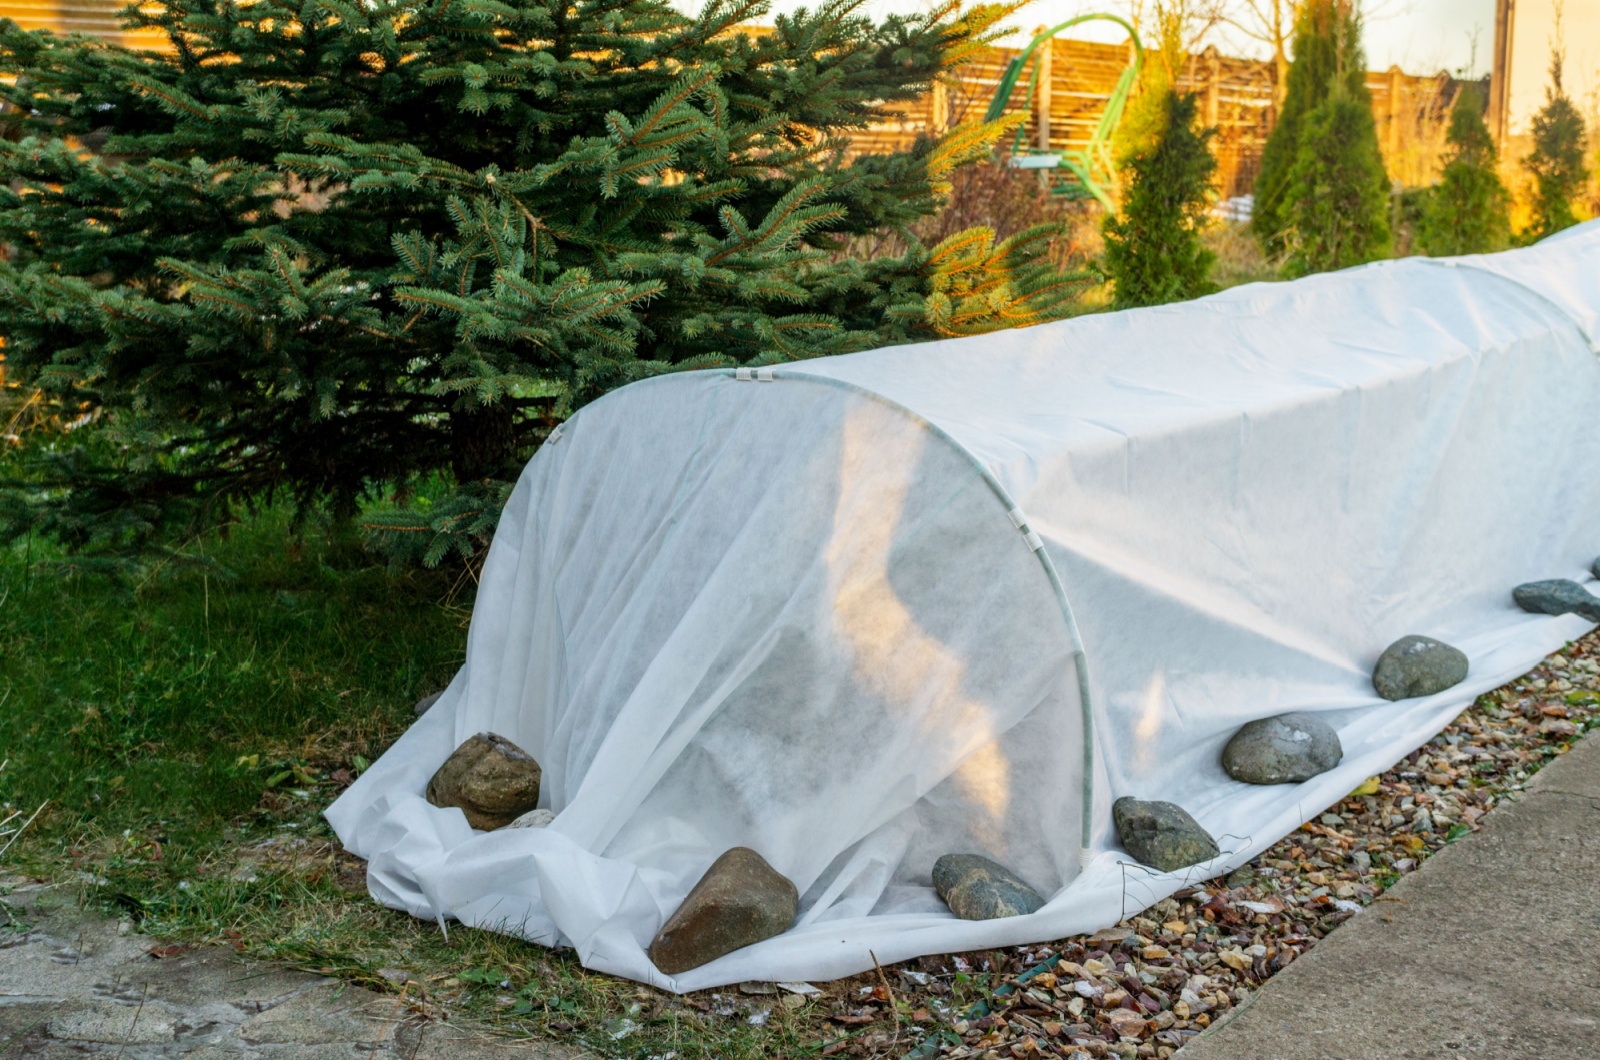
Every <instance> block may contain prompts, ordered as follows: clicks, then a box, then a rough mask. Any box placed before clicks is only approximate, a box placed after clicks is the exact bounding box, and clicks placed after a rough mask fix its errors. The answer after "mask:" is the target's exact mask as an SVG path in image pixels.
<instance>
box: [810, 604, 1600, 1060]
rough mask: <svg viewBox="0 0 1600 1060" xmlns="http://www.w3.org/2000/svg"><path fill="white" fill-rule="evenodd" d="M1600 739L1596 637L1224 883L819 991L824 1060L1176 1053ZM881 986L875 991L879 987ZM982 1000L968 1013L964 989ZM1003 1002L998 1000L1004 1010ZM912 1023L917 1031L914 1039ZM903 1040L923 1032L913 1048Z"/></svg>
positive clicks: (1472, 713)
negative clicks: (1015, 943)
mask: <svg viewBox="0 0 1600 1060" xmlns="http://www.w3.org/2000/svg"><path fill="white" fill-rule="evenodd" d="M1596 725H1600V633H1597V634H1590V635H1589V636H1587V637H1585V638H1583V639H1582V640H1580V641H1577V642H1575V643H1573V644H1570V645H1568V646H1567V648H1566V649H1564V650H1563V651H1562V652H1560V653H1558V654H1555V655H1551V656H1549V657H1548V658H1546V659H1545V660H1544V661H1543V662H1542V663H1541V664H1540V665H1539V666H1538V667H1537V668H1536V669H1534V670H1533V671H1532V672H1530V673H1528V674H1527V675H1525V676H1524V677H1522V678H1519V679H1518V680H1516V681H1514V682H1512V683H1511V684H1508V685H1505V686H1503V687H1501V688H1499V689H1496V690H1495V691H1493V692H1490V693H1487V694H1485V695H1483V696H1480V697H1479V698H1478V700H1477V701H1476V702H1475V703H1474V704H1473V705H1472V706H1471V707H1470V708H1468V709H1467V710H1466V711H1465V712H1463V713H1462V714H1461V715H1460V716H1459V717H1457V718H1456V720H1455V721H1454V722H1452V723H1451V724H1450V726H1449V727H1448V728H1446V729H1445V730H1444V731H1443V732H1442V733H1440V734H1439V735H1438V736H1436V737H1435V738H1434V739H1432V740H1430V741H1429V742H1428V743H1427V744H1426V745H1424V746H1423V747H1421V748H1419V749H1418V750H1416V751H1414V752H1412V753H1411V754H1409V755H1407V756H1406V757H1405V758H1404V759H1402V760H1401V761H1400V762H1398V763H1396V764H1395V765H1394V767H1393V768H1392V769H1390V770H1389V771H1388V772H1386V773H1384V774H1382V775H1381V776H1377V777H1372V778H1369V779H1368V780H1367V781H1366V782H1365V783H1363V784H1362V785H1361V786H1360V787H1358V788H1357V789H1356V790H1355V791H1354V792H1352V793H1351V794H1350V795H1349V796H1348V797H1346V798H1345V799H1343V800H1341V801H1340V802H1339V803H1337V804H1335V805H1334V806H1331V807H1329V808H1328V810H1327V812H1325V813H1323V814H1321V815H1319V816H1318V817H1317V818H1316V819H1314V820H1312V821H1310V822H1308V823H1307V824H1305V825H1303V826H1302V827H1301V828H1299V829H1298V830H1296V831H1295V832H1293V833H1291V834H1290V835H1289V836H1287V837H1286V838H1284V839H1283V840H1282V841H1280V842H1279V843H1277V844H1276V845H1274V846H1273V847H1272V848H1271V849H1269V850H1267V851H1266V852H1265V853H1263V854H1262V855H1261V856H1260V857H1258V858H1256V859H1255V860H1254V861H1252V862H1250V863H1249V864H1248V865H1245V866H1243V867H1241V868H1240V869H1238V870H1236V871H1235V872H1233V873H1232V874H1230V875H1229V876H1228V877H1227V878H1226V879H1220V878H1219V879H1213V880H1209V881H1206V882H1205V883H1204V884H1203V885H1202V886H1200V887H1191V888H1187V889H1185V890H1182V891H1179V892H1178V893H1177V894H1175V895H1174V896H1173V897H1171V898H1168V899H1166V900H1164V901H1162V902H1159V903H1157V904H1156V905H1155V906H1153V907H1151V908H1150V909H1147V910H1145V911H1144V912H1143V913H1142V914H1141V915H1139V916H1136V917H1132V918H1130V919H1128V920H1124V921H1123V922H1121V923H1120V924H1118V925H1117V926H1116V927H1113V928H1109V929H1107V930H1105V931H1101V932H1098V933H1096V934H1094V935H1092V936H1078V937H1074V938H1069V939H1063V940H1060V941H1058V942H1055V943H1052V944H1049V945H1043V946H1028V947H1018V948H1014V949H1009V950H1000V951H992V952H984V953H967V954H952V955H945V956H939V957H924V958H921V959H920V960H917V961H911V962H907V963H905V964H902V965H898V966H894V967H892V968H886V969H884V974H883V975H882V976H879V977H864V978H863V979H862V985H860V986H859V987H855V988H852V986H851V985H850V981H846V982H845V983H839V984H827V986H828V989H827V996H826V997H824V998H819V999H818V1001H819V1002H821V1003H823V1004H831V1006H832V1008H833V1010H835V1014H834V1015H833V1016H832V1020H833V1022H834V1024H835V1026H836V1027H837V1034H836V1035H835V1036H834V1037H833V1039H832V1040H829V1041H826V1042H824V1043H822V1048H821V1050H820V1051H821V1052H822V1054H823V1055H830V1056H903V1055H906V1054H907V1053H908V1051H910V1049H911V1048H912V1047H913V1044H912V1043H921V1044H920V1045H917V1046H915V1049H916V1051H915V1052H914V1053H912V1055H914V1056H919V1057H935V1056H937V1057H948V1058H951V1060H960V1058H969V1057H970V1058H981V1060H1002V1058H1012V1057H1014V1058H1020V1060H1026V1058H1032V1057H1068V1058H1072V1060H1088V1058H1091V1057H1093V1058H1099V1057H1112V1056H1114V1057H1127V1058H1135V1057H1151V1058H1164V1057H1170V1056H1172V1055H1173V1054H1174V1053H1175V1052H1177V1050H1178V1049H1179V1048H1180V1047H1182V1045H1183V1044H1184V1042H1185V1041H1186V1040H1188V1039H1189V1038H1191V1037H1193V1036H1194V1035H1196V1034H1199V1033H1200V1032H1201V1031H1202V1030H1204V1029H1205V1028H1206V1027H1208V1026H1210V1025H1211V1024H1212V1023H1213V1022H1214V1021H1217V1020H1219V1019H1222V1018H1225V1017H1226V1015H1227V1014H1228V1013H1229V1012H1230V1011H1232V1010H1233V1009H1235V1008H1237V1007H1238V1006H1239V1005H1241V1004H1242V1003H1243V1002H1244V1001H1245V1000H1246V999H1247V998H1249V996H1250V995H1251V993H1252V992H1253V991H1256V990H1258V989H1260V987H1261V985H1262V984H1263V983H1265V982H1266V981H1267V980H1268V979H1270V978H1271V977H1272V976H1273V975H1274V974H1276V973H1277V972H1279V971H1281V970H1282V969H1284V968H1286V967H1288V966H1289V965H1290V964H1291V963H1293V962H1294V961H1295V960H1296V959H1297V958H1299V957H1300V956H1301V955H1303V954H1304V953H1305V952H1306V951H1307V950H1309V949H1310V948H1311V947H1313V946H1315V945H1316V944H1317V942H1318V941H1319V940H1320V939H1322V938H1325V937H1326V936H1327V935H1328V933H1329V932H1331V931H1334V930H1336V929H1337V928H1338V927H1339V925H1340V924H1342V923H1344V922H1345V921H1346V920H1348V919H1349V918H1351V917H1353V916H1356V915H1358V914H1360V913H1361V912H1362V911H1363V910H1364V909H1366V908H1367V907H1368V906H1370V905H1372V904H1373V903H1375V902H1378V903H1381V902H1383V901H1384V900H1385V899H1384V892H1385V891H1386V890H1387V889H1388V888H1389V887H1390V886H1391V885H1393V883H1394V882H1395V881H1396V880H1398V879H1399V878H1400V877H1402V876H1405V875H1406V874H1407V873H1410V872H1413V871H1415V870H1416V868H1417V866H1418V865H1420V864H1421V863H1422V862H1423V861H1425V860H1426V859H1427V858H1428V857H1429V856H1430V855H1432V854H1433V853H1435V852H1436V851H1438V850H1439V849H1441V848H1442V847H1443V846H1444V845H1445V844H1447V843H1451V842H1454V841H1456V840H1457V839H1460V838H1461V837H1462V836H1465V835H1470V834H1471V833H1472V832H1475V831H1477V830H1478V829H1479V828H1481V827H1482V823H1483V818H1484V815H1485V814H1487V813H1489V812H1491V811H1492V810H1493V809H1494V807H1495V806H1496V805H1497V804H1498V803H1499V802H1500V801H1501V800H1502V799H1504V798H1505V797H1506V796H1507V795H1508V794H1510V793H1512V792H1514V791H1516V790H1518V789H1519V788H1520V787H1522V786H1523V784H1524V783H1525V782H1526V781H1527V780H1528V778H1529V777H1530V776H1532V775H1533V773H1534V772H1536V771H1537V770H1538V769H1539V768H1540V767H1541V766H1543V765H1544V764H1545V763H1546V762H1549V761H1551V760H1552V759H1553V758H1554V757H1556V756H1557V755H1561V754H1565V753H1566V751H1567V750H1568V749H1569V748H1570V747H1571V745H1572V743H1573V741H1574V740H1576V739H1578V738H1579V737H1580V736H1581V735H1582V734H1583V733H1584V732H1586V731H1587V730H1588V729H1590V728H1592V727H1594V726H1596ZM874 983H876V984H878V985H872V984H874ZM975 990H976V991H977V992H978V993H979V994H981V995H984V996H986V997H987V1000H986V1001H984V1002H983V1003H982V1004H981V1005H979V1006H977V1007H975V1006H974V1005H973V1003H972V998H973V995H974V991H975ZM997 995H1004V996H997ZM908 1024H909V1025H910V1026H908ZM913 1031H915V1032H917V1033H912V1032H913Z"/></svg>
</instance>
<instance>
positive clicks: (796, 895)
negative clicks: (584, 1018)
mask: <svg viewBox="0 0 1600 1060" xmlns="http://www.w3.org/2000/svg"><path fill="white" fill-rule="evenodd" d="M799 908H800V892H799V891H797V890H795V886H794V884H792V883H790V882H789V881H788V880H787V879H785V878H784V877H783V876H782V875H781V874H780V873H779V872H778V871H777V870H776V869H774V868H773V867H772V866H771V865H768V864H767V861H766V859H765V858H763V857H762V856H761V855H760V854H757V853H756V852H755V851H754V850H751V849H750V848H749V847H734V848H733V849H732V850H729V851H728V852H727V853H725V854H723V855H722V856H721V857H720V858H718V859H717V860H716V861H714V862H712V863H711V867H710V868H709V869H707V870H706V874H705V875H704V876H702V877H700V882H699V883H697V884H695V885H694V888H693V889H692V890H691V891H690V892H689V896H688V897H687V898H685V899H684V900H683V904H682V905H680V906H679V907H678V911H677V912H675V913H673V914H672V916H670V917H668V918H667V922H666V923H665V924H664V925H662V928H661V931H660V932H659V933H657V935H656V937H655V940H654V941H652V942H651V943H650V951H649V952H650V960H651V962H652V963H654V964H655V966H656V967H657V968H659V969H661V970H662V971H663V972H665V973H666V974H667V975H678V974H679V973H681V972H687V971H689V970H690V969H691V968H698V967H700V966H701V965H702V964H709V963H710V962H712V961H714V960H716V959H717V958H718V957H721V956H723V955H724V954H728V953H732V952H733V951H734V950H737V949H742V948H743V947H745V946H749V945H753V944H754V943H757V942H760V941H761V940H762V939H770V938H772V937H773V936H774V935H781V934H783V933H784V932H785V931H787V930H789V925H790V924H792V923H794V918H795V914H796V913H797V912H798V911H799Z"/></svg>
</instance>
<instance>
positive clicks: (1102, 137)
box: [984, 14, 1144, 212]
mask: <svg viewBox="0 0 1600 1060" xmlns="http://www.w3.org/2000/svg"><path fill="white" fill-rule="evenodd" d="M1085 22H1114V23H1116V24H1117V25H1119V26H1121V27H1122V28H1123V29H1125V30H1127V31H1128V39H1129V41H1130V42H1131V43H1132V44H1133V60H1132V61H1131V62H1129V63H1128V65H1127V66H1126V67H1125V68H1124V69H1123V71H1122V76H1121V77H1119V78H1118V79H1117V85H1116V87H1115V88H1114V89H1112V91H1111V96H1110V98H1109V99H1108V100H1107V101H1106V109H1105V112H1104V113H1102V114H1101V115H1100V121H1099V124H1097V125H1096V126H1095V130H1094V136H1093V137H1092V138H1091V139H1090V141H1089V145H1088V146H1087V147H1086V148H1084V149H1083V150H1082V151H1063V152H1062V156H1061V161H1060V162H1059V163H1057V165H1058V167H1059V168H1062V169H1066V170H1068V171H1069V172H1071V173H1072V175H1073V176H1074V177H1076V178H1077V181H1078V183H1079V184H1080V185H1081V186H1082V187H1083V189H1084V191H1086V192H1088V193H1089V194H1090V195H1092V196H1094V197H1095V198H1096V199H1098V200H1100V203H1101V205H1103V206H1104V207H1105V208H1106V210H1107V211H1110V212H1115V210H1116V204H1115V203H1114V202H1112V200H1111V196H1110V194H1109V193H1108V192H1107V191H1106V189H1105V187H1104V186H1103V185H1102V181H1101V180H1099V179H1096V174H1095V171H1096V170H1097V169H1098V170H1099V171H1100V172H1101V174H1102V175H1104V176H1107V177H1110V176H1111V175H1112V174H1114V172H1115V166H1114V164H1113V160H1112V158H1111V136H1112V134H1113V133H1115V132H1116V130H1117V126H1118V125H1120V124H1121V123H1122V113H1123V111H1124V110H1125V109H1126V107H1127V105H1128V97H1129V95H1130V94H1131V93H1132V92H1133V85H1134V82H1135V81H1137V80H1138V77H1139V72H1140V71H1141V70H1142V69H1143V68H1144V42H1143V41H1141V40H1140V39H1139V31H1138V30H1137V29H1135V28H1134V26H1133V23H1131V22H1129V21H1128V20H1127V19H1125V18H1122V17H1121V16H1119V15H1106V14H1089V15H1079V16H1077V17H1076V18H1069V19H1067V20H1066V21H1065V22H1062V23H1060V24H1059V25H1055V26H1052V27H1050V28H1049V29H1047V30H1043V31H1041V32H1039V33H1037V34H1035V35H1034V38H1033V40H1032V41H1030V42H1029V43H1028V46H1027V47H1026V48H1024V49H1022V51H1021V52H1019V53H1018V54H1017V55H1016V56H1015V57H1014V58H1012V60H1011V61H1010V62H1009V63H1007V64H1006V68H1005V72H1004V73H1002V74H1001V75H1000V84H999V86H998V87H997V88H996V89H995V94H994V99H993V100H992V101H991V102H990V104H989V110H988V112H987V113H986V114H985V115H984V120H985V121H998V120H999V118H1000V116H1001V115H1003V114H1004V113H1005V109H1006V104H1007V103H1009V102H1010V101H1011V94H1012V93H1013V92H1015V91H1016V87H1017V81H1018V80H1019V79H1020V78H1021V77H1022V71H1023V69H1024V68H1025V67H1027V66H1028V64H1029V61H1030V60H1032V59H1033V56H1034V53H1035V52H1037V51H1038V50H1039V48H1040V46H1041V45H1044V44H1045V43H1047V42H1048V41H1050V40H1051V39H1053V38H1054V37H1055V36H1056V35H1057V34H1059V33H1062V32H1064V31H1066V30H1069V29H1071V28H1072V27H1074V26H1078V25H1082V24H1083V23H1085ZM1037 74H1038V67H1037V65H1035V66H1034V68H1033V71H1032V72H1031V73H1030V74H1029V75H1028V88H1027V92H1026V95H1027V97H1028V98H1032V96H1033V86H1034V80H1035V77H1036V76H1037ZM1021 138H1022V131H1021V130H1020V129H1019V130H1018V131H1017V142H1016V143H1015V144H1014V145H1013V154H1016V153H1020V145H1021Z"/></svg>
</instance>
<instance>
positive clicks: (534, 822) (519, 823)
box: [506, 810, 556, 828]
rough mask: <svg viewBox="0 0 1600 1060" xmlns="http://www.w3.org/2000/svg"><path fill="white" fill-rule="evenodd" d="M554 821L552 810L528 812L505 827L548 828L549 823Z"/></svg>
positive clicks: (554, 815)
mask: <svg viewBox="0 0 1600 1060" xmlns="http://www.w3.org/2000/svg"><path fill="white" fill-rule="evenodd" d="M555 819H556V813H555V811H554V810H529V811H528V812H527V813H525V814H523V815H522V816H521V817H518V818H517V819H516V820H515V821H512V822H511V823H510V824H508V825H506V827H507V828H548V827H550V822H551V821H553V820H555Z"/></svg>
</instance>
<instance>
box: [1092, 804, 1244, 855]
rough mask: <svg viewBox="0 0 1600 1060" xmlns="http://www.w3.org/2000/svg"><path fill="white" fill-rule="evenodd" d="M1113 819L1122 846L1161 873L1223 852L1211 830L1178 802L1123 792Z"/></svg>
mask: <svg viewBox="0 0 1600 1060" xmlns="http://www.w3.org/2000/svg"><path fill="white" fill-rule="evenodd" d="M1111 818H1112V820H1113V821H1115V822H1116V825H1117V835H1118V836H1120V837H1121V839H1122V846H1123V849H1125V850H1126V851H1127V852H1128V853H1130V854H1132V855H1133V856H1134V857H1135V858H1136V859H1138V860H1139V861H1141V862H1143V863H1144V864H1146V865H1150V866H1152V867H1153V868H1157V869H1160V870H1161V871H1162V872H1177V871H1178V870H1179V869H1185V868H1188V867H1189V866H1190V865H1198V864H1199V863H1200V862H1202V861H1210V860H1211V859H1212V858H1214V857H1216V856H1217V855H1218V854H1220V853H1221V851H1220V850H1219V849H1218V848H1217V841H1216V840H1215V839H1212V838H1211V833H1210V832H1207V831H1206V830H1205V829H1204V828H1201V827H1200V822H1198V821H1196V820H1195V819H1194V818H1193V817H1190V816H1189V813H1188V811H1187V810H1185V809H1184V808H1183V807H1182V806H1179V805H1177V804H1176V803H1171V802H1156V801H1151V802H1146V801H1144V800H1143V799H1135V798H1133V797H1131V796H1128V795H1124V796H1123V797H1122V798H1120V799H1118V800H1117V801H1116V802H1115V803H1113V804H1112V806H1111Z"/></svg>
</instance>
